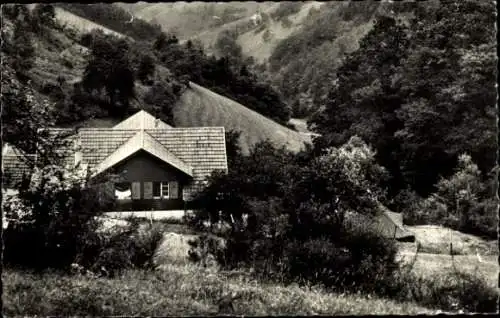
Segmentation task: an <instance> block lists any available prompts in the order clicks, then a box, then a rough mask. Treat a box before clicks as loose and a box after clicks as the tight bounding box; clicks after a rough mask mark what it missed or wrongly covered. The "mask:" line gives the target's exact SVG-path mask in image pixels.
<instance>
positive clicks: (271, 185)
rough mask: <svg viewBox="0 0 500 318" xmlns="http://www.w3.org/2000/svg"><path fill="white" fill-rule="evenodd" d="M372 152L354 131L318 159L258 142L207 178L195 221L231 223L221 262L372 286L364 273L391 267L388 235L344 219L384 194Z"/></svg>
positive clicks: (364, 211)
mask: <svg viewBox="0 0 500 318" xmlns="http://www.w3.org/2000/svg"><path fill="white" fill-rule="evenodd" d="M374 156H375V153H374V152H373V151H372V150H371V149H370V148H369V147H368V146H367V145H366V144H365V143H364V142H363V141H362V140H360V139H359V138H356V137H354V138H352V139H351V140H350V141H349V142H348V143H347V144H345V145H343V146H342V147H340V148H331V149H329V150H328V151H327V152H326V153H325V154H323V155H321V156H319V157H317V158H310V157H309V156H307V154H303V155H302V156H296V157H295V156H293V155H291V154H289V153H287V152H286V151H280V150H278V149H274V148H273V147H272V146H271V145H268V144H261V145H259V146H257V147H256V148H255V149H254V150H253V151H252V152H251V154H250V155H249V156H248V157H242V158H240V159H239V160H236V161H235V162H233V166H235V167H234V168H233V170H232V171H231V172H230V173H229V174H227V175H224V174H221V175H215V176H213V177H212V178H211V179H210V183H209V186H208V187H207V188H206V189H205V190H204V191H203V192H202V193H201V194H200V195H199V197H198V199H199V200H200V203H201V204H200V205H201V206H203V207H204V209H203V210H201V211H200V212H199V213H198V214H197V217H198V222H200V220H207V219H209V220H211V222H212V223H217V222H219V221H222V222H227V223H228V224H230V225H231V229H230V231H228V232H227V236H226V237H227V244H226V248H225V253H224V254H225V262H226V263H225V265H226V267H228V268H233V267H238V266H243V267H249V268H253V270H254V271H255V272H256V273H257V274H258V275H260V276H261V277H263V278H267V279H287V280H297V279H298V280H299V281H310V282H314V283H321V284H325V285H328V286H335V287H337V288H340V289H351V290H352V287H353V286H354V287H355V288H364V289H366V290H371V289H373V281H374V280H373V279H371V280H367V279H366V278H367V277H371V278H372V277H374V276H377V277H378V276H379V277H380V278H377V279H380V280H382V279H384V278H385V277H387V276H390V274H391V273H392V272H393V271H394V270H395V269H397V264H396V262H395V255H396V247H395V245H394V242H393V241H390V240H387V239H384V238H383V237H381V236H380V235H379V234H377V233H374V232H372V231H370V230H369V226H368V225H367V224H361V223H359V224H356V222H355V221H352V220H351V219H350V215H351V214H349V211H357V212H358V213H359V214H361V215H365V216H366V218H368V219H369V218H370V216H371V215H373V214H374V211H375V210H376V208H377V207H378V204H379V203H378V199H379V198H381V197H382V196H383V194H384V191H382V189H381V188H380V187H379V186H378V184H379V183H380V181H381V180H383V178H384V176H385V171H384V169H382V167H380V166H378V165H377V164H376V163H375V158H374ZM198 224H199V223H198ZM366 282H369V283H366Z"/></svg>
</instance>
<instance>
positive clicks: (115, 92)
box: [2, 5, 308, 149]
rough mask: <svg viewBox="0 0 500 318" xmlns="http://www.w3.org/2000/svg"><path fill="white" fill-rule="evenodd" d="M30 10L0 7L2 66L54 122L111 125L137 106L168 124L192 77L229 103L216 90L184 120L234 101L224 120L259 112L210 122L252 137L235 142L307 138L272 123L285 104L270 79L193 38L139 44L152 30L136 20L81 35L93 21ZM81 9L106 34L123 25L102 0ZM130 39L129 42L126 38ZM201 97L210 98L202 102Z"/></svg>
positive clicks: (54, 10) (164, 37) (165, 37)
mask: <svg viewBox="0 0 500 318" xmlns="http://www.w3.org/2000/svg"><path fill="white" fill-rule="evenodd" d="M30 7H31V9H32V10H31V11H30V10H28V8H27V7H24V6H6V7H5V8H4V10H3V15H4V17H5V19H3V25H4V28H3V29H2V30H3V32H4V35H5V37H4V38H3V39H4V45H3V46H2V49H3V54H5V56H8V58H7V59H5V60H4V63H6V64H8V66H9V67H13V68H16V74H17V75H16V78H19V79H21V82H20V84H21V85H22V86H23V87H26V88H29V89H30V90H33V92H34V93H35V94H37V96H40V98H42V99H45V100H46V101H47V102H48V103H49V104H50V105H51V107H49V108H48V110H50V112H51V114H52V115H53V116H54V118H53V121H54V122H53V124H56V125H58V126H61V125H63V126H79V125H89V124H91V123H99V124H101V125H111V124H112V123H113V122H115V121H116V120H119V119H121V118H123V117H124V116H127V115H129V114H131V113H133V112H135V111H136V110H137V109H140V108H143V109H146V110H147V111H149V112H151V113H153V114H154V115H155V116H158V117H160V118H162V119H163V120H164V121H166V122H168V123H170V124H173V125H175V124H176V123H175V122H174V121H175V118H174V117H173V109H174V108H176V113H177V114H180V116H181V117H179V118H185V116H184V115H183V113H184V112H186V111H188V109H189V107H183V105H185V104H184V103H183V100H186V99H181V98H180V97H181V96H182V95H183V94H184V93H188V92H191V90H192V89H191V88H190V87H189V80H193V81H195V82H196V83H198V84H201V85H203V86H205V87H206V88H209V89H211V90H213V91H214V92H216V93H220V94H222V95H223V96H226V97H229V98H231V99H233V100H235V101H236V102H232V101H231V102H228V101H230V99H225V98H224V97H223V96H219V95H217V96H218V97H217V98H218V99H220V101H217V98H215V99H214V96H212V95H210V96H207V98H202V101H203V103H202V104H200V103H198V104H197V107H198V110H199V111H198V112H197V114H198V115H193V116H198V117H197V118H191V119H190V120H189V121H190V122H193V123H196V124H197V125H202V126H203V125H208V124H209V123H208V122H204V121H203V118H205V117H204V116H203V113H211V112H216V111H217V107H216V105H217V104H224V105H226V104H227V105H235V106H234V110H233V109H231V108H226V109H225V111H226V112H229V113H228V115H229V116H228V117H226V115H224V118H226V119H227V120H231V119H234V120H236V119H235V118H239V116H240V115H237V114H239V113H241V112H242V109H244V108H245V106H248V107H249V108H251V109H253V110H255V111H257V112H258V113H261V114H262V115H263V116H262V117H259V119H253V118H252V117H253V116H257V115H253V113H252V112H250V113H248V114H252V115H249V116H250V117H245V116H246V115H245V116H243V117H244V118H246V119H244V121H250V122H254V124H253V126H252V127H250V126H248V125H246V124H245V123H241V127H239V128H241V129H237V128H238V126H239V124H238V123H237V122H236V121H235V122H234V123H232V122H231V123H229V122H220V121H219V122H218V123H217V124H218V125H224V126H227V127H231V129H236V130H238V131H240V132H241V134H242V136H245V138H246V139H245V140H249V141H252V142H251V143H246V142H244V139H242V140H241V143H242V144H241V146H242V147H243V148H244V149H248V148H249V147H251V146H252V145H253V143H254V142H255V141H256V140H260V139H261V138H263V139H270V140H272V141H273V142H274V143H275V144H276V145H277V146H280V145H283V144H286V143H287V141H286V140H287V139H291V140H295V141H296V142H298V144H297V143H296V144H294V145H293V147H299V148H300V145H301V144H302V143H303V142H304V141H306V140H308V136H305V135H300V134H299V133H297V132H294V131H292V130H290V129H288V128H286V127H283V126H281V125H280V124H278V123H282V124H286V123H287V121H288V118H289V110H288V108H287V105H286V104H285V103H284V102H283V101H282V99H281V96H280V95H279V94H278V93H277V92H276V91H275V90H274V89H273V88H272V87H271V86H270V85H269V84H267V83H265V82H262V81H259V80H258V79H257V78H256V77H255V75H254V74H252V72H251V70H249V69H247V68H246V67H245V65H244V64H236V63H233V61H229V59H226V58H221V59H217V58H215V57H208V56H207V55H205V54H204V52H203V50H202V48H201V47H200V46H199V45H197V44H196V43H192V42H189V41H188V42H186V43H185V44H180V43H179V41H178V39H177V38H176V37H175V36H172V35H169V34H165V33H163V32H161V33H159V35H158V36H157V37H155V38H154V40H152V41H143V40H142V39H141V38H140V36H139V35H140V32H141V30H145V29H147V28H153V29H154V27H151V26H150V25H149V24H147V23H145V22H144V23H145V24H144V25H146V27H143V24H142V23H139V24H138V27H132V28H131V29H129V30H128V32H129V37H128V38H124V37H122V36H120V37H115V36H113V35H112V34H106V33H103V32H100V31H98V30H94V31H92V32H88V33H80V30H79V29H78V27H79V26H80V25H82V26H83V24H85V26H83V28H84V30H87V27H88V26H89V25H91V23H93V22H91V21H89V20H85V19H83V18H77V16H75V15H72V14H68V13H67V12H66V11H64V10H63V9H61V8H59V7H53V6H50V5H49V6H36V5H35V6H33V5H31V6H30ZM105 7H106V6H105ZM79 8H81V7H79ZM88 8H90V9H87V10H84V11H85V12H87V14H90V13H97V12H100V13H101V17H100V20H102V21H107V26H108V29H106V31H105V32H107V33H110V32H108V30H109V28H113V29H112V30H113V32H116V30H120V27H118V26H114V25H113V23H115V24H117V25H119V26H120V25H121V27H122V29H123V25H124V23H125V24H126V22H127V21H123V20H114V19H112V18H108V19H105V18H103V16H104V17H105V16H106V14H109V15H108V17H113V16H116V12H118V13H120V12H121V13H123V10H122V9H120V8H115V7H113V6H109V5H108V6H107V7H106V8H108V9H105V10H94V8H93V5H89V6H88ZM44 10H45V11H46V12H45V11H44ZM74 11H75V12H76V10H74ZM113 13H115V15H113ZM118 15H119V14H118ZM122 16H123V15H122ZM39 19H44V20H43V21H44V23H41V22H38V21H39ZM76 19H80V20H79V21H76ZM97 20H99V19H97ZM113 21H114V22H113ZM135 21H136V22H137V21H138V19H137V20H135ZM83 22H85V23H83ZM112 22H113V23H112ZM139 22H140V21H139ZM96 25H97V24H96ZM137 34H139V35H137ZM118 35H119V34H118ZM133 37H136V40H131V38H133ZM21 54H22V56H21ZM18 64H21V65H22V66H18ZM7 87H8V85H7ZM207 92H209V91H208V90H207ZM208 100H211V101H212V102H214V101H216V103H215V104H214V105H212V104H210V103H208V102H205V101H208ZM49 104H48V105H49ZM243 105H245V106H243ZM231 112H233V113H234V114H231ZM244 113H245V114H247V112H244ZM13 116H14V114H13ZM265 116H267V117H269V118H271V119H274V121H273V120H268V119H267V118H265ZM188 117H189V115H188ZM215 117H216V114H215ZM215 117H214V118H215ZM185 121H186V120H184V122H185ZM180 124H181V125H182V123H180ZM245 127H246V128H248V129H246V128H245ZM228 130H229V128H228ZM278 131H281V134H280V133H277V132H278ZM252 134H255V135H252ZM7 138H8V137H7ZM14 139H15V138H14ZM14 139H13V140H14Z"/></svg>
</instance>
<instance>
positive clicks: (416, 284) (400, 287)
mask: <svg viewBox="0 0 500 318" xmlns="http://www.w3.org/2000/svg"><path fill="white" fill-rule="evenodd" d="M375 293H377V294H379V295H381V296H385V297H387V296H389V297H391V298H393V299H397V300H399V301H412V302H416V303H418V304H420V305H423V306H426V307H430V308H438V309H440V310H445V311H463V312H475V313H477V312H480V313H492V312H496V311H497V310H498V307H497V306H498V303H497V301H498V297H499V293H498V290H497V289H495V288H494V287H492V286H490V285H488V283H487V282H486V280H485V279H484V278H482V277H480V276H477V275H474V274H471V273H464V272H459V271H453V272H447V273H443V274H436V275H434V276H432V277H425V278H424V277H421V276H418V275H416V274H415V273H413V272H411V271H408V270H402V271H397V272H395V273H394V274H393V275H392V276H390V277H389V278H388V279H386V280H384V281H380V282H379V284H378V285H377V289H376V291H375Z"/></svg>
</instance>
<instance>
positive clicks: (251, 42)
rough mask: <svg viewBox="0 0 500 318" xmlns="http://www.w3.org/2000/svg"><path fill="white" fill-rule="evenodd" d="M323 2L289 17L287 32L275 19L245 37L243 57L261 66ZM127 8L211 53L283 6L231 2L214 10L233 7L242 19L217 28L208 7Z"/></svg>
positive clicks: (307, 5)
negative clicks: (254, 19) (228, 35)
mask: <svg viewBox="0 0 500 318" xmlns="http://www.w3.org/2000/svg"><path fill="white" fill-rule="evenodd" d="M321 4H322V3H321V2H318V1H308V2H305V4H304V5H303V7H302V8H301V9H300V11H299V12H297V13H296V14H292V15H290V16H289V19H290V21H291V22H292V26H291V27H289V28H284V27H283V26H282V24H281V22H278V21H274V20H273V19H272V18H271V19H270V22H269V23H268V24H267V26H266V27H265V28H263V29H262V30H260V31H258V32H257V33H256V30H257V29H258V28H259V27H260V26H254V27H253V28H252V29H251V30H249V31H247V32H245V33H243V34H241V35H240V36H239V38H238V43H239V44H240V45H241V47H242V51H243V54H245V55H247V56H253V57H254V58H256V60H258V61H259V62H263V61H265V60H267V58H268V57H269V56H270V55H271V53H272V51H273V50H274V48H275V47H276V45H277V44H278V43H279V42H280V41H281V40H283V39H285V38H287V37H288V36H290V35H291V34H292V33H294V32H296V31H298V30H300V29H301V27H302V23H303V21H304V19H305V18H306V17H307V14H308V12H309V10H310V9H311V8H312V7H316V8H319V7H320V6H321ZM120 5H121V6H122V7H124V8H127V9H128V10H130V12H133V14H135V15H136V16H138V17H140V18H142V19H144V20H146V21H152V20H153V21H157V22H158V23H159V24H160V25H161V26H162V28H163V29H164V30H167V31H168V30H174V31H176V33H177V34H178V36H179V37H180V38H181V39H183V40H185V39H188V38H193V39H197V40H200V41H201V42H202V43H203V44H204V45H205V47H206V49H207V52H211V51H212V48H213V46H214V44H215V41H216V40H217V36H218V35H219V34H220V33H221V32H222V31H226V30H234V29H236V28H237V27H238V26H242V25H246V24H248V23H250V22H251V20H250V17H251V16H252V15H253V14H254V13H256V12H258V9H260V11H261V12H262V13H266V14H269V13H271V12H273V11H274V10H276V9H277V8H278V6H279V3H277V2H261V3H255V2H231V3H227V4H217V6H216V7H214V10H215V11H214V12H215V15H217V14H220V13H221V12H222V10H223V9H224V8H225V7H228V6H231V7H236V8H239V9H243V10H244V12H243V13H242V14H241V15H242V17H241V18H240V19H238V20H235V21H232V22H229V23H226V24H224V25H221V26H213V22H212V21H211V20H210V19H209V17H206V16H205V12H204V7H205V6H208V4H203V3H199V2H191V3H184V2H182V3H150V4H145V3H137V4H120ZM266 30H268V31H269V32H270V33H271V37H270V40H269V41H264V40H263V38H262V36H263V34H264V32H266Z"/></svg>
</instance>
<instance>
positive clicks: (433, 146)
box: [395, 0, 497, 193]
mask: <svg viewBox="0 0 500 318" xmlns="http://www.w3.org/2000/svg"><path fill="white" fill-rule="evenodd" d="M492 10H494V8H493V5H492V4H491V3H489V2H481V1H474V0H469V1H463V2H453V1H446V2H445V4H443V5H440V6H438V7H437V8H429V7H427V6H425V7H422V8H421V9H420V10H418V11H417V15H416V18H415V20H414V21H413V27H412V30H413V32H414V33H413V36H412V47H411V55H410V56H408V58H407V59H406V60H405V62H404V64H403V66H402V67H401V71H400V73H401V92H402V93H403V94H404V95H405V96H407V98H406V100H405V103H404V104H403V105H402V106H401V109H400V110H399V111H398V112H397V115H398V118H399V120H401V121H402V123H403V127H400V129H399V130H398V131H397V132H396V134H395V136H396V137H397V139H398V141H399V142H401V144H402V150H401V151H402V156H401V160H402V166H403V172H404V174H405V177H406V178H407V179H408V180H414V182H413V183H414V185H415V186H416V187H417V188H418V190H420V191H421V192H423V193H428V192H429V191H428V190H429V186H428V185H429V184H435V183H436V182H437V179H438V176H439V175H441V176H446V175H449V174H451V173H452V168H453V165H452V164H453V163H454V162H456V160H457V158H458V156H459V155H460V154H461V153H463V152H467V153H470V154H471V156H472V158H473V159H474V160H475V161H476V162H477V163H478V164H479V168H480V169H481V171H483V172H488V171H490V170H491V169H492V168H493V166H494V165H495V149H496V138H497V136H496V133H495V130H496V124H495V117H496V115H495V113H496V112H495V109H494V108H495V107H494V105H495V100H496V93H495V87H494V85H495V78H496V75H495V74H496V68H495V63H496V62H495V57H494V55H495V53H494V52H495V49H494V46H495V33H494V31H493V29H492V28H491V25H493V23H494V21H495V16H494V14H493V13H492V12H493V11H492ZM424 189H427V191H425V190H424Z"/></svg>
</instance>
